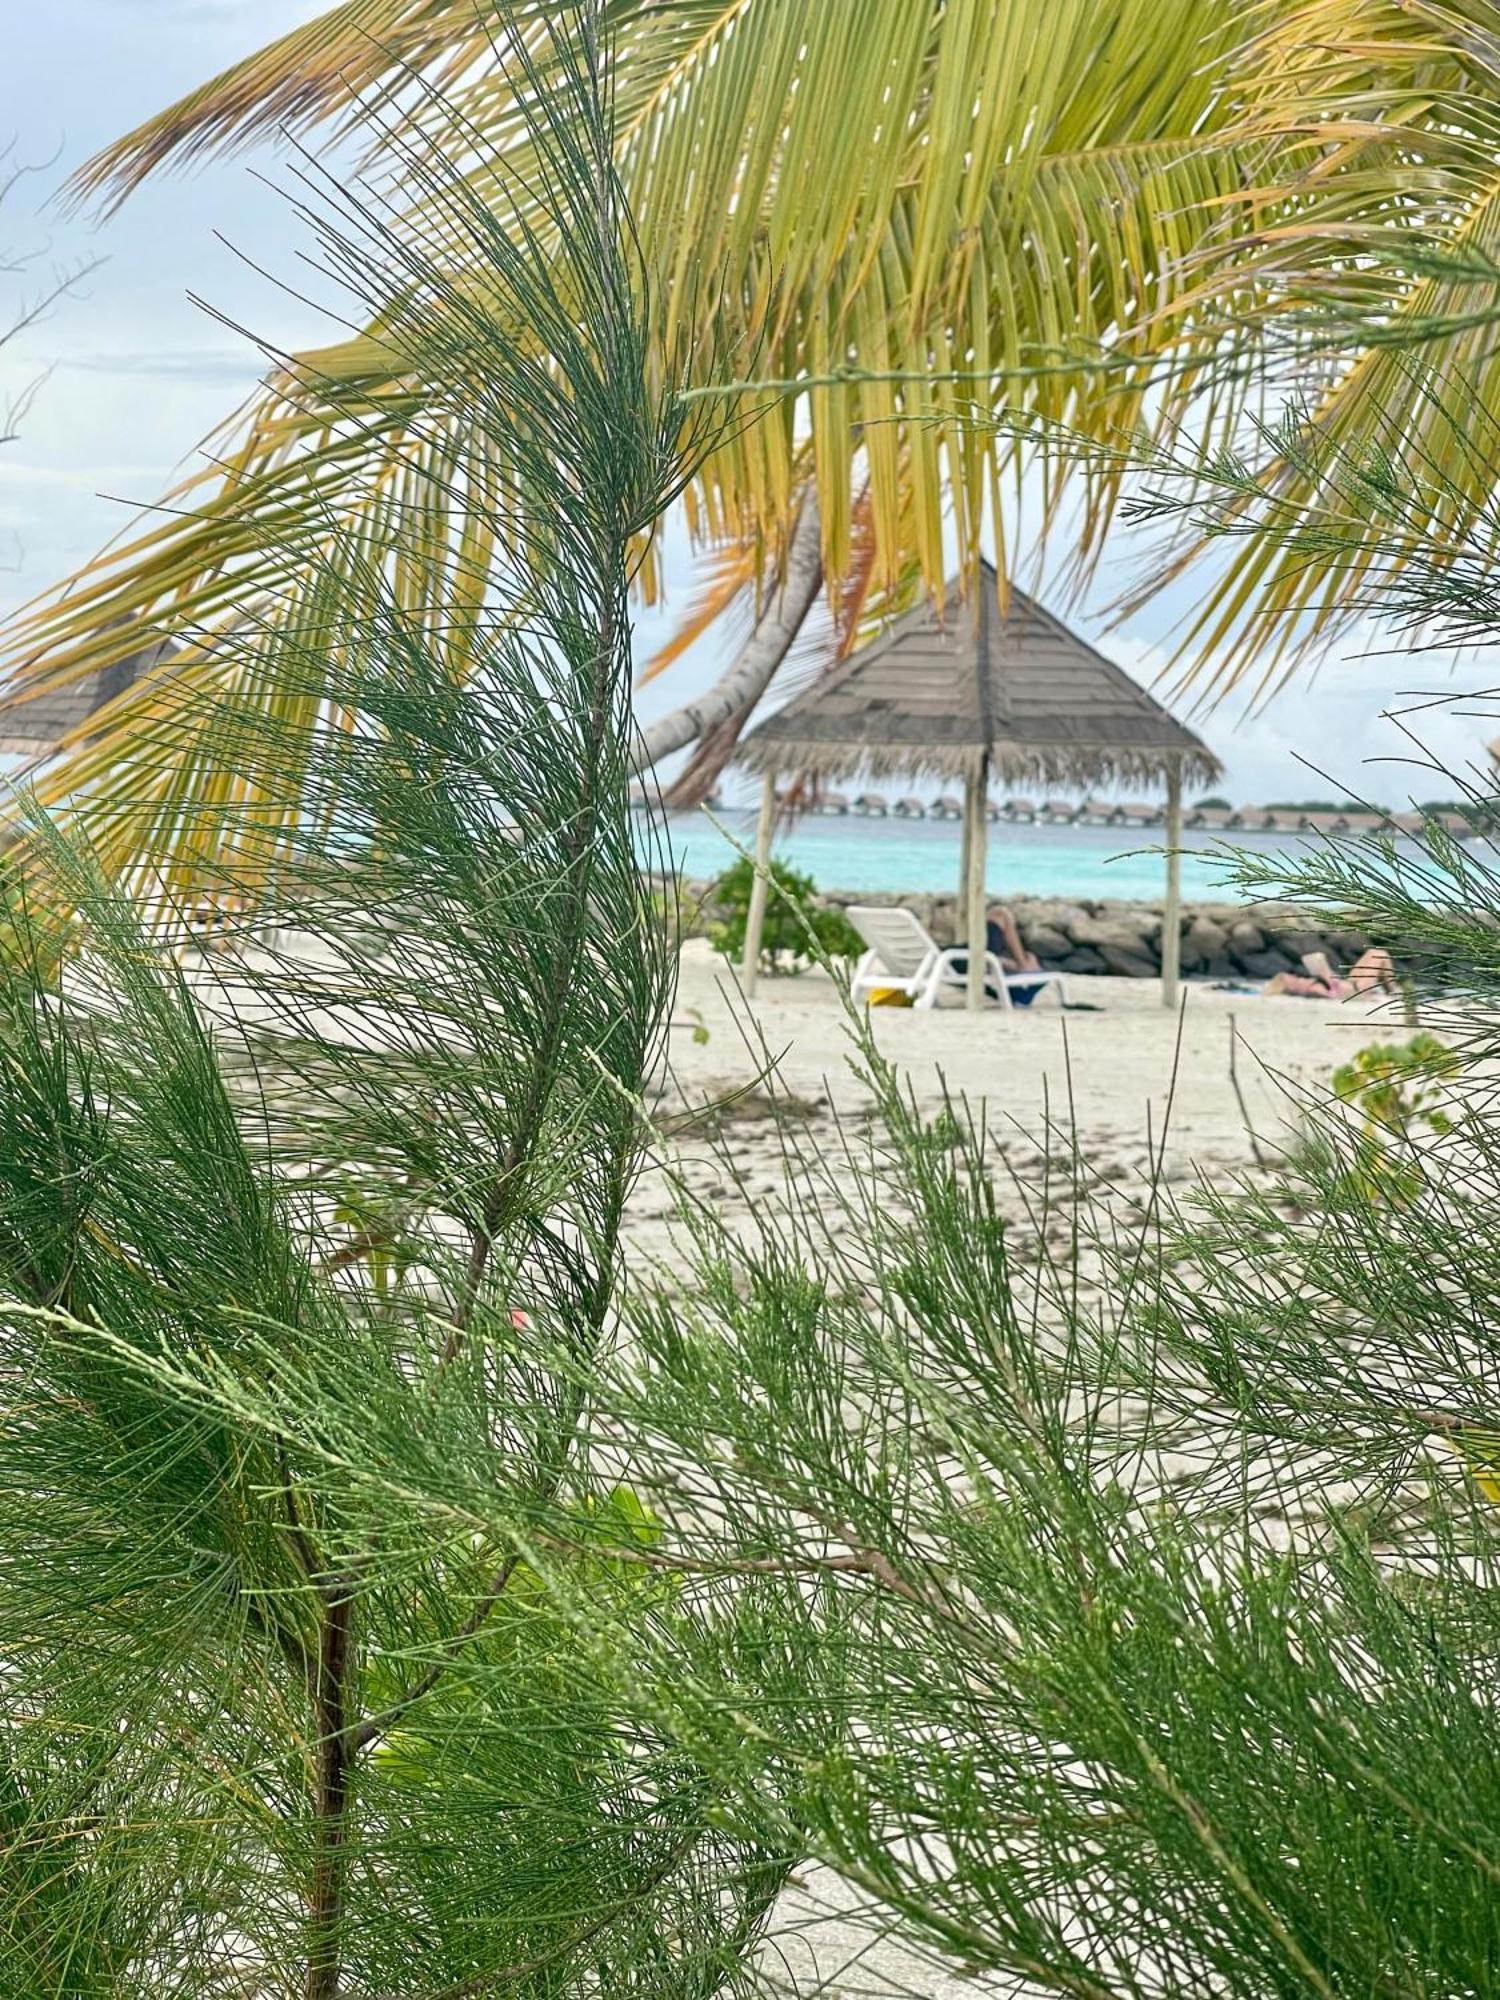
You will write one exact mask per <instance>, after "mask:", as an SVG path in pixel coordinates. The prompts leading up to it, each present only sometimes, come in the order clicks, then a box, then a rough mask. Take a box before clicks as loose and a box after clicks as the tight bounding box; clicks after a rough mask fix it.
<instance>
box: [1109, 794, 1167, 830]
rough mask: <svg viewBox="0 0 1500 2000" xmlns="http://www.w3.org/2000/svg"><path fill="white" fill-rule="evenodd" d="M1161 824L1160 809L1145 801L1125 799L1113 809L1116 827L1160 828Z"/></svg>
mask: <svg viewBox="0 0 1500 2000" xmlns="http://www.w3.org/2000/svg"><path fill="white" fill-rule="evenodd" d="M1161 822H1162V808H1161V807H1160V806H1158V805H1152V804H1151V803H1150V802H1149V801H1148V800H1145V799H1127V800H1126V801H1125V803H1124V804H1123V805H1118V806H1116V807H1115V813H1114V824H1115V825H1116V826H1160V825H1161Z"/></svg>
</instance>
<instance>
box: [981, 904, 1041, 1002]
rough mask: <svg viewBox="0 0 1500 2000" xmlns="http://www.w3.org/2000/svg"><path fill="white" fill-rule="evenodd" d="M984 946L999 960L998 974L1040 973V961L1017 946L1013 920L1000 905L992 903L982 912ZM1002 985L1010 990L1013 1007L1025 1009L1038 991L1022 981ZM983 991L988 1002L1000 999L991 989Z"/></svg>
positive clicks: (1018, 936)
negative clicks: (986, 994) (985, 992)
mask: <svg viewBox="0 0 1500 2000" xmlns="http://www.w3.org/2000/svg"><path fill="white" fill-rule="evenodd" d="M984 942H985V946H986V949H987V950H989V951H990V952H992V953H993V954H994V956H995V957H996V958H998V959H999V961H1000V969H1001V970H1002V972H1008V973H1012V974H1014V973H1018V972H1040V971H1041V969H1042V961H1041V960H1040V959H1039V958H1038V957H1037V955H1036V953H1035V952H1034V951H1028V950H1027V949H1026V947H1025V945H1024V944H1023V943H1022V942H1021V933H1020V930H1019V928H1018V927H1017V924H1016V920H1015V918H1014V917H1013V916H1012V915H1011V913H1010V911H1009V910H1007V909H1006V907H1005V905H1004V904H1003V903H992V904H991V905H990V907H989V909H988V910H987V911H986V912H985V925H984ZM1006 985H1007V986H1008V987H1009V988H1010V1004H1011V1005H1012V1006H1013V1007H1029V1006H1030V1005H1031V1003H1032V1001H1033V1000H1035V998H1036V996H1037V995H1038V993H1040V992H1041V990H1042V989H1041V987H1040V986H1039V985H1037V986H1030V985H1028V984H1027V983H1026V981H1025V980H1024V979H1016V980H1015V981H1014V983H1012V982H1011V981H1010V980H1007V981H1006ZM985 990H986V991H987V992H988V994H989V996H990V998H991V999H992V1000H998V999H999V998H1000V995H999V994H998V993H996V992H995V990H994V988H993V987H987V988H986V989H985Z"/></svg>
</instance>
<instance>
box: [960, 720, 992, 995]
mask: <svg viewBox="0 0 1500 2000" xmlns="http://www.w3.org/2000/svg"><path fill="white" fill-rule="evenodd" d="M989 789H990V760H989V758H988V756H983V757H981V758H980V760H979V763H978V766H977V768H976V769H975V771H974V773H973V775H972V777H971V778H970V779H969V784H968V791H967V795H966V797H965V799H964V828H965V832H966V835H967V839H966V841H965V843H964V844H965V846H966V848H967V849H968V857H967V858H968V864H969V865H968V881H967V883H966V884H965V893H966V895H967V898H968V945H969V990H968V997H967V1005H968V1009H969V1012H970V1013H971V1014H977V1013H978V1012H979V1010H980V1008H981V1007H983V1005H984V875H985V867H984V864H985V859H986V849H987V847H988V844H989V827H988V825H987V824H986V821H985V817H984V808H985V802H986V800H987V799H988V797H989Z"/></svg>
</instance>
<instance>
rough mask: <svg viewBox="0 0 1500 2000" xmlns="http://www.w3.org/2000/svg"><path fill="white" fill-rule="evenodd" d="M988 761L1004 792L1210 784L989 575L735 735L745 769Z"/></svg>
mask: <svg viewBox="0 0 1500 2000" xmlns="http://www.w3.org/2000/svg"><path fill="white" fill-rule="evenodd" d="M986 751H988V753H989V758H990V767H991V769H992V770H993V771H995V772H996V773H997V774H998V775H999V776H1000V777H1001V778H1002V779H1003V780H1004V781H1005V782H1007V783H1012V784H1014V783H1017V782H1022V781H1028V780H1040V781H1041V782H1042V783H1044V784H1049V785H1051V784H1057V785H1077V786H1080V787H1093V786H1096V785H1107V784H1116V783H1129V784H1131V785H1135V786H1141V787H1145V786H1150V785H1155V784H1159V783H1161V782H1162V781H1163V780H1164V778H1165V776H1166V773H1167V769H1168V765H1169V762H1170V760H1171V759H1172V758H1173V757H1176V756H1180V757H1181V758H1182V760H1183V763H1182V769H1183V776H1184V779H1185V780H1186V781H1187V782H1188V783H1190V784H1203V783H1209V782H1211V781H1212V780H1213V779H1215V778H1216V777H1218V775H1219V765H1218V762H1217V760H1216V759H1215V758H1214V756H1213V754H1212V752H1211V751H1210V750H1209V749H1208V748H1207V746H1206V745H1205V744H1204V743H1202V742H1201V741H1200V740H1199V738H1198V737H1196V736H1195V735H1194V734H1193V732H1192V731H1191V730H1190V729H1184V728H1183V726H1182V724H1181V723H1180V722H1177V721H1176V720H1175V719H1174V718H1173V717H1172V716H1171V715H1169V714H1168V713H1167V711H1166V709H1164V708H1163V707H1162V705H1161V703H1160V702H1158V701H1154V700H1153V699H1152V697H1151V696H1150V695H1149V694H1147V693H1146V691H1145V689H1144V688H1142V687H1140V686H1138V685H1137V684H1136V682H1135V681H1133V680H1132V679H1131V678H1130V676H1129V674H1127V673H1126V672H1125V671H1124V670H1123V669H1122V668H1120V667H1117V666H1116V665H1115V664H1114V662H1113V661H1112V660H1107V659H1106V658H1105V657H1104V655H1103V654H1102V653H1100V652H1097V651H1096V650H1095V649H1094V647H1092V646H1090V645H1088V644H1087V643H1086V642H1085V641H1084V640H1082V639H1080V638H1079V637H1078V635H1077V634H1076V633H1075V632H1070V631H1069V630H1068V628H1067V626H1066V625H1063V624H1061V623H1060V622H1059V621H1058V620H1057V619H1056V618H1054V617H1053V616H1052V615H1051V613H1050V612H1048V611H1044V610H1043V609H1042V607H1041V605H1040V604H1037V603H1036V602H1035V601H1034V600H1033V599H1032V598H1029V597H1027V596H1026V594H1025V593H1024V592H1023V591H1020V590H1017V589H1015V588H1014V587H1012V589H1011V591H1010V599H1009V609H1008V612H1007V613H1006V614H1004V615H1002V614H1001V611H1000V607H999V603H998V598H997V585H996V577H995V572H994V570H993V569H991V568H990V566H989V565H988V564H987V563H986V564H984V565H982V569H981V576H980V580H979V584H978V586H977V588H976V589H974V590H972V591H969V592H967V593H965V592H964V591H963V590H962V589H961V587H960V586H959V585H958V584H957V583H953V584H950V585H949V587H948V591H947V595H946V598H945V600H944V602H943V604H942V606H941V607H937V606H934V605H932V604H931V603H927V602H924V603H922V604H920V605H918V606H917V607H916V609H915V610H913V611H909V612H908V613H907V614H906V616H905V617H904V618H899V619H897V621H896V622H895V624H894V625H892V626H891V627H890V629H889V631H887V632H884V633H882V634H881V636H880V637H879V638H878V639H876V640H875V641H874V642H873V644H871V645H869V646H866V647H864V648H862V650H861V651H859V652H857V653H853V654H851V655H850V657H849V658H848V659H847V660H845V661H844V662H843V663H842V664H841V665H840V666H838V667H836V668H835V669H834V670H833V671H832V672H831V673H830V674H828V675H826V676H825V677H824V678H823V679H822V680H820V681H818V682H817V683H816V684H815V685H814V686H813V687H811V688H809V689H808V690H807V692H806V693H805V694H801V695H799V696H798V697H797V698H796V699H795V700H794V701H789V702H788V703H787V705H786V707H785V708H782V709H778V710H777V712H776V714H775V715H773V716H770V717H769V718H768V719H767V720H766V721H765V722H762V723H761V724H760V725H759V726H758V727H757V728H755V729H752V730H751V731H750V733H749V734H748V735H747V736H746V737H745V739H744V742H743V744H742V745H741V749H740V761H741V762H742V763H743V764H745V765H747V766H748V767H749V768H750V769H751V770H753V771H761V772H766V771H807V772H810V773H814V774H816V775H817V776H819V777H825V778H832V777H847V776H849V775H851V774H852V773H854V772H855V771H858V770H868V771H870V772H872V773H874V774H876V775H878V776H891V775H894V774H896V773H898V772H899V773H921V774H923V775H930V776H933V777H938V778H953V777H964V776H967V775H968V773H969V772H971V771H973V770H974V769H975V768H976V767H977V765H978V763H979V760H980V758H981V757H982V756H983V755H984V754H985V752H986Z"/></svg>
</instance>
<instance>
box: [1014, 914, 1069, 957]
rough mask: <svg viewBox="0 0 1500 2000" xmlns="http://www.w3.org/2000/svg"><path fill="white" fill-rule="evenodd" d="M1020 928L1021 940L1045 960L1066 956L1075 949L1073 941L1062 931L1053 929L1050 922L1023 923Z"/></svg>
mask: <svg viewBox="0 0 1500 2000" xmlns="http://www.w3.org/2000/svg"><path fill="white" fill-rule="evenodd" d="M1020 928H1021V942H1022V943H1023V944H1024V945H1025V946H1026V948H1027V949H1028V950H1029V951H1034V952H1035V953H1036V955H1037V957H1038V958H1040V959H1042V960H1043V961H1044V962H1046V961H1049V960H1051V959H1060V958H1066V957H1067V955H1068V953H1069V952H1070V951H1071V950H1072V949H1073V945H1072V941H1071V940H1070V939H1069V938H1068V937H1066V936H1065V935H1064V933H1063V932H1062V931H1055V930H1053V929H1052V927H1051V926H1050V925H1049V924H1036V923H1029V922H1028V923H1024V924H1022V925H1021V927H1020Z"/></svg>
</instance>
